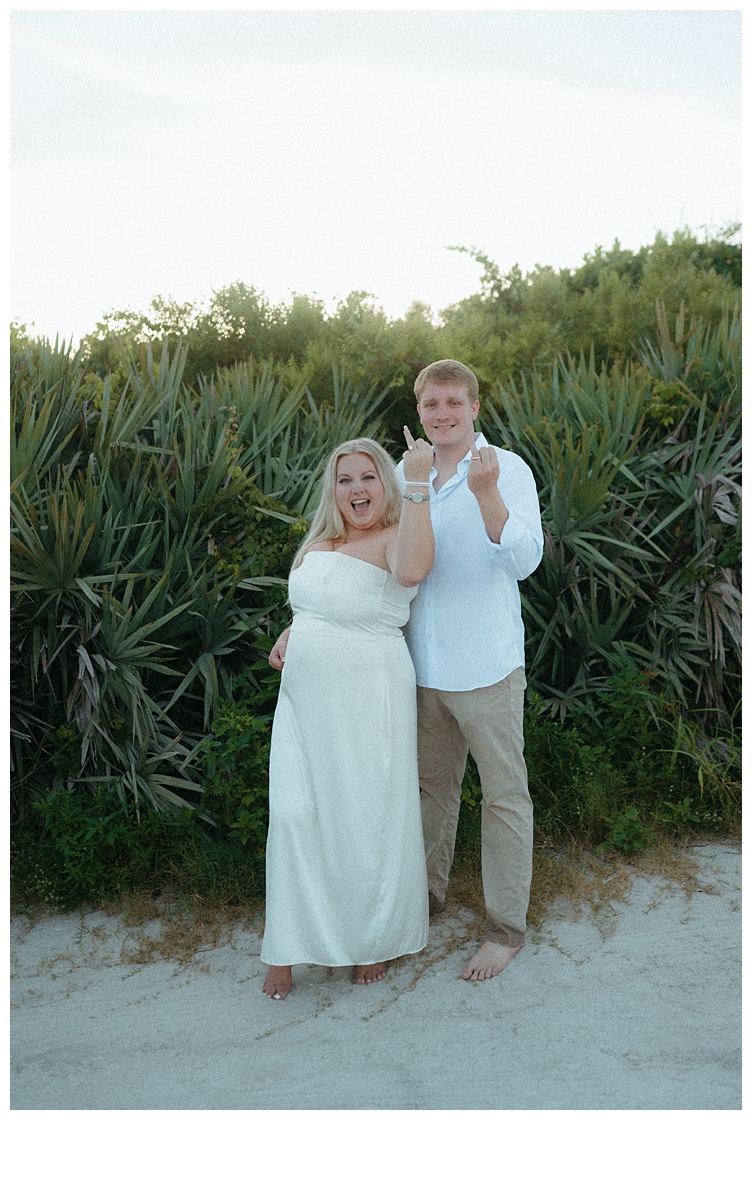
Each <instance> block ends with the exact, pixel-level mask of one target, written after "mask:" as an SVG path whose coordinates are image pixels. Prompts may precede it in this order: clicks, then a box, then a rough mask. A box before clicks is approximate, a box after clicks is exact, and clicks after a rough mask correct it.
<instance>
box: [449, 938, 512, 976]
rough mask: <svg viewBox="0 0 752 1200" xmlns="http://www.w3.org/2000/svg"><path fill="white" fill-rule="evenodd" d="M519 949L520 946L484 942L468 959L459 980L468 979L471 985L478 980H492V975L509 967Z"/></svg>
mask: <svg viewBox="0 0 752 1200" xmlns="http://www.w3.org/2000/svg"><path fill="white" fill-rule="evenodd" d="M521 949H522V947H521V946H499V945H498V944H497V943H496V942H484V943H483V945H482V946H481V948H480V950H478V951H476V953H475V954H474V955H473V957H472V958H471V959H470V962H469V963H468V964H467V966H466V967H465V969H464V971H463V972H462V974H461V975H460V979H470V980H472V982H473V983H475V982H477V981H478V980H479V979H493V977H494V975H498V974H499V972H500V971H503V970H504V968H505V967H507V966H509V964H510V962H511V961H512V959H513V958H514V956H515V954H516V953H517V951H518V950H521Z"/></svg>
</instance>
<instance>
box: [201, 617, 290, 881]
mask: <svg viewBox="0 0 752 1200" xmlns="http://www.w3.org/2000/svg"><path fill="white" fill-rule="evenodd" d="M269 642H270V640H269V641H267V642H265V643H264V644H263V646H264V648H265V649H266V648H268V649H271V645H270V644H269ZM278 684H279V675H278V673H277V672H276V671H273V670H272V669H271V668H268V669H267V678H266V686H265V687H264V688H263V689H262V690H257V689H256V688H254V687H251V686H249V682H248V680H247V678H246V680H245V681H243V680H242V679H241V680H240V681H239V685H238V687H236V689H235V691H236V698H235V699H234V700H231V701H225V702H223V703H222V704H221V705H220V708H219V711H218V713H217V716H216V717H215V719H214V722H213V724H212V729H211V734H210V736H209V737H208V738H207V739H206V741H205V742H204V744H203V746H202V748H201V753H200V757H199V769H200V771H201V774H202V777H203V778H204V780H205V784H204V797H203V799H204V804H205V805H206V809H207V811H208V812H209V813H211V816H212V818H213V819H214V820H215V821H216V822H217V823H218V825H219V826H220V827H221V828H222V829H224V830H226V831H227V833H228V835H229V837H231V838H236V839H237V840H238V841H240V842H241V843H242V845H244V846H246V847H247V848H248V851H249V853H250V854H252V855H253V856H254V857H255V858H256V859H261V858H263V855H264V850H265V847H266V831H267V827H268V823H269V751H270V741H271V709H272V707H273V703H274V700H275V698H276V693H277V688H278ZM265 708H267V709H268V711H264V709H265Z"/></svg>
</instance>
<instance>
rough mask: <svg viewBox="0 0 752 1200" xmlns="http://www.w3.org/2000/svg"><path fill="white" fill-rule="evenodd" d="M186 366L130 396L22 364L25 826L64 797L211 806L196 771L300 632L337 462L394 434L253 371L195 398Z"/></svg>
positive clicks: (51, 356)
mask: <svg viewBox="0 0 752 1200" xmlns="http://www.w3.org/2000/svg"><path fill="white" fill-rule="evenodd" d="M184 362H185V354H184V352H183V351H181V350H179V349H178V350H177V351H175V352H174V353H170V352H169V350H168V348H167V347H165V348H164V350H163V352H162V355H161V358H160V359H159V360H158V361H156V360H155V359H154V358H153V357H152V355H151V352H150V349H149V348H148V347H144V348H143V351H142V352H140V357H139V361H138V363H135V362H134V364H133V368H132V370H131V372H130V375H129V377H128V378H127V381H126V382H125V384H124V385H123V386H122V388H121V389H120V390H119V392H115V391H114V390H113V385H112V380H111V379H110V378H106V379H104V380H101V379H98V378H96V377H94V376H91V375H86V374H85V373H84V370H83V368H82V362H81V359H80V357H79V356H77V355H75V354H72V353H71V352H70V350H69V349H68V348H66V347H65V346H64V345H63V346H58V345H57V344H56V345H55V347H54V348H53V347H51V346H50V345H49V344H48V343H46V342H43V341H42V342H37V343H33V344H16V346H15V347H14V349H13V352H12V356H11V406H12V414H11V455H10V458H11V568H12V603H11V627H12V632H11V689H12V765H13V798H14V804H15V816H16V817H17V818H19V819H22V818H23V817H24V816H25V815H26V814H27V813H28V812H29V809H30V806H31V805H32V804H33V802H34V800H35V799H38V798H39V797H41V796H44V795H48V794H49V793H50V792H54V791H55V790H56V789H62V788H71V787H75V788H76V789H78V790H79V791H81V790H82V789H83V790H84V791H86V790H87V789H88V790H89V791H90V792H91V794H92V795H94V794H96V795H97V796H98V797H100V799H101V795H102V789H103V788H104V789H105V791H106V793H107V794H110V795H111V796H113V797H117V798H119V800H120V802H121V803H122V804H123V805H125V806H126V807H128V808H130V809H133V808H134V806H135V807H136V808H138V807H139V806H142V805H144V804H147V805H150V806H152V807H154V808H157V809H170V808H174V807H175V806H185V805H189V804H195V803H199V804H200V793H201V779H200V777H199V773H198V771H197V767H196V754H197V750H198V748H199V747H200V745H201V742H202V739H203V738H204V736H205V734H206V733H207V731H208V729H209V727H210V724H211V722H212V719H213V717H214V716H215V715H216V713H217V711H218V706H219V704H220V703H221V702H222V701H223V700H226V699H228V698H229V697H231V695H232V687H233V677H234V675H235V674H236V673H238V672H239V671H241V670H243V669H245V668H248V667H249V666H251V668H252V666H253V663H254V661H257V660H258V659H259V653H258V649H257V645H258V641H259V639H263V637H264V635H265V634H266V635H269V634H271V633H273V632H274V631H275V630H276V628H277V627H278V626H279V624H280V622H281V621H282V620H284V619H285V615H286V614H285V610H284V599H285V590H284V578H285V577H286V574H287V571H288V569H289V563H290V560H291V557H292V553H293V550H294V548H295V546H296V545H297V543H298V542H299V540H300V537H301V535H302V533H303V531H304V529H305V522H304V520H302V519H301V516H300V514H301V513H302V512H306V511H309V510H310V507H311V503H312V495H313V491H314V488H315V484H316V482H317V475H318V472H319V470H320V468H321V466H322V457H323V454H324V450H325V449H327V450H328V448H329V447H330V445H331V444H332V442H333V441H334V440H337V439H339V438H344V437H348V436H354V435H355V434H356V433H359V432H361V431H366V432H369V433H378V431H379V430H378V425H377V423H376V421H375V420H374V418H373V411H374V409H375V406H376V403H377V402H378V400H379V399H380V398H379V397H377V398H374V397H373V396H372V395H370V396H365V397H361V396H359V395H358V394H357V393H355V392H354V390H353V388H352V387H351V385H350V384H348V383H347V381H342V380H340V379H339V378H338V376H337V374H336V372H335V379H334V402H333V403H331V404H329V405H328V406H324V405H319V404H317V403H316V401H315V400H314V398H313V397H312V396H311V395H310V393H309V392H308V391H307V390H306V387H305V384H304V382H302V381H300V380H297V381H296V380H292V381H291V380H290V378H289V372H285V371H277V370H275V369H274V368H273V366H271V365H264V364H261V365H256V364H253V363H249V364H245V365H242V366H238V367H236V368H233V369H230V370H225V371H222V372H220V373H219V374H218V376H217V378H216V379H215V380H213V381H211V382H207V383H201V384H200V386H199V387H198V389H197V390H195V391H194V390H192V389H189V388H187V387H185V386H183V384H182V381H181V377H182V370H183V366H184Z"/></svg>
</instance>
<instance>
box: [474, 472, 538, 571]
mask: <svg viewBox="0 0 752 1200" xmlns="http://www.w3.org/2000/svg"><path fill="white" fill-rule="evenodd" d="M497 454H499V457H500V462H499V467H500V470H499V493H500V495H501V498H502V500H503V501H504V503H505V505H506V507H507V510H508V512H509V516H508V517H507V519H506V523H505V525H504V528H503V529H502V531H501V537H500V539H499V541H498V542H492V541H491V539H490V538H489V539H488V545H489V547H490V551H491V558H492V561H493V563H494V566H495V568H496V569H497V570H501V571H505V572H506V573H507V574H509V575H511V576H512V577H513V578H514V579H517V580H521V579H527V577H528V575H532V573H533V571H534V570H535V568H536V567H537V566H538V564H539V563H540V560H541V558H542V557H543V529H542V527H541V517H540V505H539V503H538V490H537V488H536V486H535V479H534V477H533V472H532V471H531V470H530V468H529V466H528V465H527V463H525V462H523V461H522V459H521V458H518V456H517V455H516V454H512V453H511V452H510V451H503V450H502V451H501V452H499V451H497Z"/></svg>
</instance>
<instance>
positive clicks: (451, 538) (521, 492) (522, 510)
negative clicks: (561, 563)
mask: <svg viewBox="0 0 752 1200" xmlns="http://www.w3.org/2000/svg"><path fill="white" fill-rule="evenodd" d="M475 442H476V445H478V446H487V445H488V442H487V441H486V439H485V438H484V436H483V434H479V433H477V434H476V435H475ZM494 449H495V450H496V455H497V457H498V460H499V492H500V493H501V496H502V499H503V501H504V503H505V505H506V507H507V509H508V510H509V516H508V518H507V521H506V524H505V525H504V528H503V530H502V532H501V539H500V541H499V543H498V544H497V543H495V542H492V541H491V539H490V538H489V536H488V533H487V532H486V527H485V525H484V524H483V517H482V516H481V512H480V508H479V506H478V501H477V500H476V499H475V496H474V495H473V493H472V492H471V491H470V489H469V487H468V486H467V470H468V466H469V465H470V451H469V450H468V452H467V454H466V455H465V457H464V458H463V459H462V460H461V462H460V463H459V464H458V466H457V473H456V475H453V476H452V478H451V479H449V480H447V482H446V483H445V484H444V486H443V487H442V488H441V490H440V491H438V492H437V491H435V489H434V488H433V486H432V487H431V489H430V497H431V500H430V503H431V523H432V525H433V532H434V538H435V540H436V556H435V558H434V564H433V568H432V570H431V572H430V574H429V575H428V576H427V577H426V578H425V579H424V580H423V583H421V585H420V588H419V590H418V595H417V596H416V598H415V599H414V600H413V602H412V605H411V608H410V620H409V622H408V624H407V627H406V629H405V637H406V638H407V644H408V646H409V648H410V654H411V655H412V660H413V663H414V664H415V675H416V679H417V682H418V684H419V686H421V687H430V688H439V689H441V690H442V691H449V692H468V691H471V690H472V689H473V688H481V687H489V686H490V685H491V684H493V683H498V682H499V680H500V679H505V678H506V677H507V675H509V674H510V673H511V672H512V671H514V670H515V668H516V667H522V666H524V664H525V629H524V626H523V624H522V612H521V608H520V593H519V588H518V586H517V584H518V580H520V579H526V578H527V576H528V575H530V574H532V572H533V571H534V570H535V568H536V567H537V566H538V563H539V562H540V560H541V557H542V555H543V531H542V529H541V519H540V507H539V504H538V493H537V491H536V487H535V480H534V478H533V473H532V471H531V470H530V468H529V467H528V465H527V463H525V462H523V460H522V459H521V458H520V457H519V455H517V454H512V453H511V451H509V450H501V449H499V447H498V446H496V447H494ZM436 473H437V472H436V468H435V467H434V468H433V469H432V471H431V481H433V480H434V479H435V477H436ZM397 478H398V482H399V485H400V488H402V487H403V484H404V479H405V473H404V468H403V465H402V463H400V464H399V466H398V467H397Z"/></svg>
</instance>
